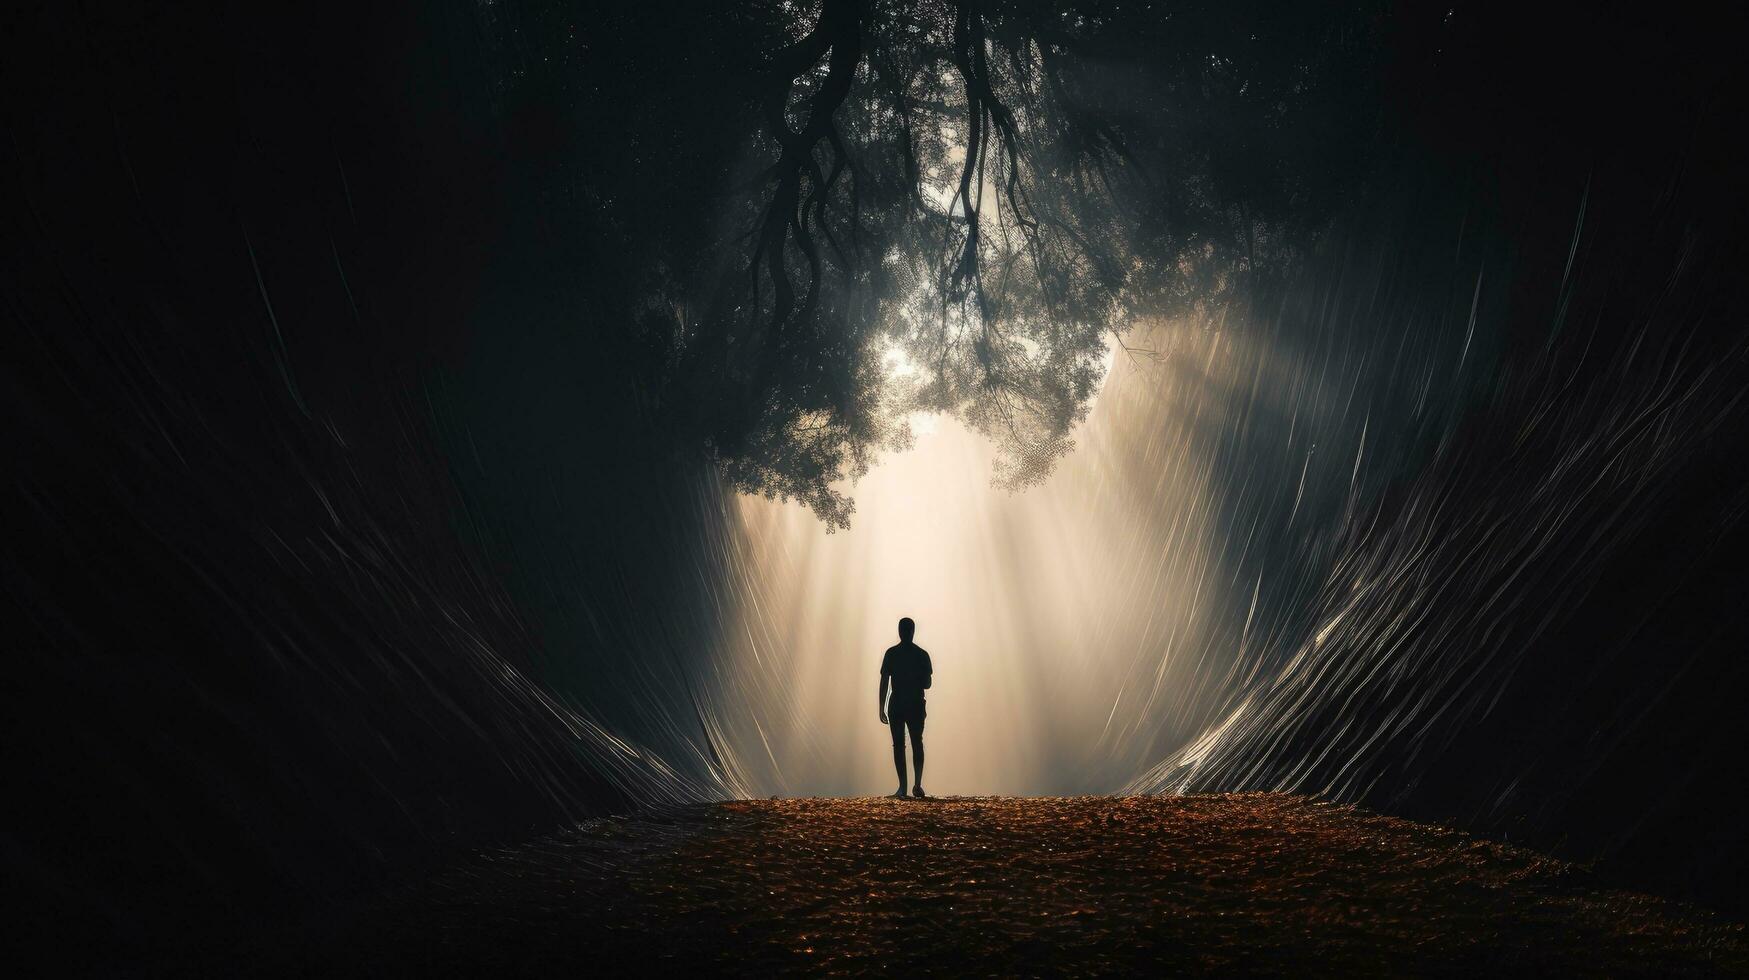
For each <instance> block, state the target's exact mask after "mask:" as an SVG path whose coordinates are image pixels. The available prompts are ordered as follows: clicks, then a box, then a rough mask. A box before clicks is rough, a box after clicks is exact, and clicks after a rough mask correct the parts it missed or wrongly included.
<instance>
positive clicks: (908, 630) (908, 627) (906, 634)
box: [899, 616, 917, 643]
mask: <svg viewBox="0 0 1749 980" xmlns="http://www.w3.org/2000/svg"><path fill="white" fill-rule="evenodd" d="M915 635H917V624H916V623H913V622H911V617H909V616H906V617H905V618H904V619H901V620H899V639H900V640H901V641H903V642H905V643H910V642H911V637H913V636H915Z"/></svg>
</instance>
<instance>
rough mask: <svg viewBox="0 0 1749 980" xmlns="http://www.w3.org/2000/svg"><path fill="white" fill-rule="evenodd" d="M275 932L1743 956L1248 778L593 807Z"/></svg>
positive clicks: (314, 964) (634, 956) (770, 969)
mask: <svg viewBox="0 0 1749 980" xmlns="http://www.w3.org/2000/svg"><path fill="white" fill-rule="evenodd" d="M297 956H298V958H299V959H298V963H299V966H300V968H303V969H311V970H319V971H322V972H327V971H330V970H339V969H343V968H346V969H347V970H348V972H352V971H359V970H362V971H364V972H370V973H394V974H400V973H417V974H428V973H449V974H481V973H484V974H500V975H502V974H540V975H546V974H553V975H585V976H587V975H594V974H597V973H603V972H621V971H626V972H633V973H680V972H689V973H690V972H696V971H701V970H702V971H706V972H729V973H740V974H759V975H764V974H770V973H807V974H815V973H893V974H909V973H919V972H937V973H948V974H959V973H976V974H984V975H988V974H1002V975H1058V974H1113V973H1144V972H1145V973H1150V974H1160V973H1209V972H1220V973H1230V972H1240V973H1279V974H1295V975H1304V974H1307V973H1313V974H1340V975H1354V974H1364V975H1377V974H1390V975H1401V974H1405V973H1410V974H1427V973H1446V974H1465V975H1490V974H1492V975H1497V974H1500V973H1506V972H1510V973H1525V972H1538V973H1550V972H1557V973H1574V972H1579V973H1607V974H1613V975H1619V974H1624V973H1639V974H1657V975H1669V974H1683V973H1688V974H1713V973H1745V972H1749V941H1746V936H1745V933H1744V929H1743V927H1742V926H1741V925H1736V924H1732V923H1730V922H1728V921H1726V920H1724V919H1722V918H1720V917H1718V916H1715V915H1713V914H1711V913H1708V912H1705V911H1702V910H1698V909H1695V908H1691V907H1688V906H1683V905H1680V904H1677V903H1673V902H1669V901H1666V900H1662V899H1658V898H1652V897H1648V896H1645V895H1638V894H1632V893H1628V892H1622V891H1614V890H1609V889H1606V888H1603V887H1600V886H1598V885H1597V884H1596V883H1594V882H1593V881H1591V880H1590V876H1589V875H1588V874H1587V873H1586V872H1585V871H1584V870H1583V869H1581V868H1577V867H1575V866H1573V865H1570V864H1566V863H1563V862H1560V861H1557V860H1554V859H1552V858H1549V857H1546V856H1543V855H1540V854H1537V853H1535V852H1532V851H1527V850H1523V849H1520V848H1515V847H1510V846H1506V845H1502V844H1498V843H1493V842H1488V841H1483V840H1479V839H1476V838H1473V837H1470V836H1468V835H1466V834H1462V833H1458V832H1455V831H1451V830H1447V829H1444V828H1440V827H1434V826H1427V825H1423V824H1416V823H1410V822H1407V821H1403V820H1397V819H1392V818H1389V817H1382V816H1378V815H1376V814H1372V813H1368V812H1366V811H1364V810H1359V809H1356V808H1353V807H1346V806H1337V805H1332V804H1327V803H1321V802H1318V801H1315V800H1311V799H1306V798H1301V797H1290V796H1281V795H1273V794H1244V795H1221V796H1192V797H1177V798H1170V797H1166V798H1162V797H1079V798H1069V799H1036V798H1034V799H1007V798H1001V799H991V798H948V799H938V800H929V801H905V800H891V799H794V800H770V801H748V802H732V803H720V804H714V805H702V806H696V807H688V808H681V809H673V810H666V811H662V812H656V813H646V814H642V815H638V816H628V817H619V818H612V819H603V820H597V821H592V822H590V823H587V824H585V825H583V826H581V827H578V828H577V829H575V830H574V831H571V832H568V833H565V834H562V835H559V836H555V837H550V838H547V839H544V840H541V841H539V842H536V843H532V844H529V845H526V846H522V847H516V848H508V849H502V850H496V851H492V852H489V853H483V854H480V855H477V856H476V857H474V858H473V859H471V860H468V861H466V862H464V863H462V864H460V865H458V866H456V867H453V868H451V869H450V870H448V871H447V872H445V873H443V874H441V875H439V876H438V877H436V878H435V879H433V880H431V881H429V882H426V883H424V884H422V885H420V886H418V887H416V888H412V889H410V890H408V891H406V892H404V893H402V894H399V895H397V896H395V897H394V898H392V899H389V900H387V901H385V902H383V903H381V904H380V905H379V906H378V907H377V908H376V909H375V910H374V911H373V912H371V913H370V914H369V915H367V916H365V917H363V918H361V919H358V920H357V921H355V922H354V923H353V924H352V925H351V926H349V927H348V928H347V929H346V930H344V932H343V934H342V935H341V937H340V938H338V939H331V940H325V941H322V942H313V943H307V944H303V945H302V947H301V948H300V949H299V950H298V952H297ZM277 960H278V957H272V958H270V960H261V961H257V962H258V964H264V963H266V962H271V961H277Z"/></svg>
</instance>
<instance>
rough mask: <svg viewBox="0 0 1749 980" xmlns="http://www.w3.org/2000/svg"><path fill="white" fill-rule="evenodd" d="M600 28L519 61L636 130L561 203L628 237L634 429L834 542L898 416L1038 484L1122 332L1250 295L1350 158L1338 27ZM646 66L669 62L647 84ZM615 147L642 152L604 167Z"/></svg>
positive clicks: (613, 136) (906, 22)
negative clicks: (818, 528) (705, 461)
mask: <svg viewBox="0 0 1749 980" xmlns="http://www.w3.org/2000/svg"><path fill="white" fill-rule="evenodd" d="M664 13H669V14H672V19H669V18H665V17H664ZM551 16H553V17H555V18H557V17H560V16H563V14H562V13H554V14H552V15H551ZM616 16H618V18H619V19H618V20H617V21H614V22H612V23H607V24H598V25H596V32H595V36H593V37H583V36H581V35H576V34H574V33H567V32H566V31H565V30H564V29H563V28H561V27H559V26H556V21H555V24H554V25H549V26H548V27H544V28H543V29H542V30H541V31H540V32H538V33H540V34H541V35H542V36H545V37H548V38H550V39H552V40H549V41H547V42H544V44H543V47H542V50H543V52H544V49H545V48H546V47H556V48H558V49H560V50H561V51H564V52H566V55H565V56H564V57H554V56H552V55H550V54H546V53H543V54H542V55H541V57H542V58H544V59H546V61H547V62H548V63H558V64H560V65H561V66H562V67H559V68H548V69H545V72H546V75H545V77H547V78H549V79H550V80H551V81H550V84H553V85H556V86H559V87H560V88H567V87H569V88H572V89H574V90H576V91H577V93H578V96H579V99H578V101H579V102H581V101H583V99H582V96H584V95H587V96H588V100H589V102H590V103H591V104H599V102H600V101H601V100H602V90H603V88H604V87H611V88H612V89H614V90H615V91H616V92H617V93H619V95H620V96H621V97H622V98H623V99H624V100H626V102H627V103H629V104H630V105H634V106H636V107H637V115H636V116H635V117H634V118H630V119H622V120H618V121H616V122H615V123H613V124H610V125H598V126H596V127H591V131H593V132H596V133H598V134H600V135H601V136H602V137H604V139H603V142H602V143H601V144H600V145H599V146H596V147H593V148H591V149H589V150H588V151H586V152H585V156H587V157H591V158H598V159H592V160H590V161H588V162H586V163H585V164H584V166H583V167H582V171H583V174H582V180H581V181H579V185H580V187H581V189H582V192H583V197H584V199H585V200H586V201H589V202H593V203H594V205H595V206H596V207H598V208H599V209H600V212H601V215H600V217H603V218H606V219H607V222H609V223H608V224H607V225H606V227H612V226H613V224H614V223H618V224H620V225H622V226H623V227H626V228H629V229H636V230H635V231H633V232H630V233H629V234H632V235H636V236H638V237H641V238H643V239H645V241H644V242H642V243H640V244H639V245H637V246H636V247H633V248H631V249H629V250H627V257H626V259H625V261H626V274H625V276H623V277H620V278H619V280H618V281H621V282H624V283H628V284H631V289H630V294H631V295H630V297H629V298H628V299H626V300H625V301H624V302H625V303H626V305H627V306H628V307H630V310H629V312H628V313H627V314H626V315H628V316H629V317H630V318H632V319H633V320H634V321H635V322H636V324H637V331H638V333H639V335H640V336H641V337H642V338H643V339H642V341H641V343H643V344H644V345H645V347H646V348H647V349H648V351H649V352H650V354H649V358H648V359H647V361H646V362H645V363H646V368H647V370H648V372H649V373H648V376H647V377H646V378H644V379H643V383H644V385H645V386H646V388H647V390H648V391H650V392H651V393H652V395H653V397H652V409H653V410H654V412H655V413H656V415H657V416H658V417H659V418H661V419H663V420H665V421H664V423H663V424H664V425H665V426H666V428H667V429H668V431H670V432H672V433H675V434H676V437H677V438H678V439H680V441H681V444H682V445H690V446H696V447H699V448H702V449H703V450H704V451H705V452H707V453H708V454H709V455H711V456H712V457H713V458H714V459H715V460H717V462H718V463H719V465H720V467H721V469H722V471H723V472H724V473H725V475H726V476H727V478H728V479H729V480H730V481H731V483H732V484H733V485H734V486H736V487H737V488H739V489H741V490H743V491H746V492H750V493H763V494H767V495H772V496H777V497H783V498H787V499H795V500H799V501H802V502H804V503H806V504H807V505H808V506H810V507H811V508H812V509H813V510H814V511H815V513H816V514H818V515H819V516H820V518H821V519H822V520H824V521H826V522H827V523H828V524H829V525H834V526H842V525H845V524H846V523H847V522H848V520H849V516H850V514H851V511H852V503H851V501H850V500H849V499H848V498H847V497H846V496H845V495H844V493H843V491H842V490H841V489H839V488H838V487H837V485H838V484H840V482H841V481H843V480H844V479H846V478H853V477H855V476H857V475H859V474H860V473H861V472H863V471H864V470H865V469H866V467H867V466H868V465H869V463H870V461H871V459H872V458H873V457H874V455H876V454H877V453H878V452H879V451H881V450H882V449H884V448H891V447H897V446H902V445H904V444H905V442H906V440H907V439H908V435H909V433H908V428H907V425H906V419H907V417H908V416H910V415H911V414H912V413H914V412H920V411H921V412H942V413H951V414H955V415H957V416H959V417H960V418H962V419H963V420H965V421H966V422H967V423H968V424H970V425H971V426H972V427H973V428H975V429H976V430H978V431H979V432H982V433H983V434H985V435H986V436H987V437H989V438H990V439H992V440H993V441H994V442H995V443H996V444H997V445H998V446H999V447H1000V448H1001V450H1002V453H1001V462H1000V463H999V471H998V473H997V474H996V476H997V479H998V480H999V481H1000V482H1001V483H1003V484H1005V485H1008V486H1011V487H1019V486H1024V485H1026V484H1029V483H1031V482H1034V481H1036V480H1038V479H1040V478H1042V477H1043V476H1044V475H1046V474H1047V473H1048V472H1049V471H1050V469H1051V467H1052V464H1053V463H1054V461H1055V460H1056V459H1058V458H1060V457H1061V456H1062V455H1063V454H1064V453H1065V452H1067V451H1068V450H1069V448H1070V447H1071V446H1072V442H1071V435H1072V432H1073V429H1074V427H1075V424H1076V423H1077V422H1078V421H1080V420H1081V419H1082V418H1084V417H1085V415H1086V412H1087V410H1088V407H1089V404H1090V402H1091V399H1092V397H1093V395H1094V394H1095V392H1096V390H1097V387H1098V384H1099V380H1100V378H1101V377H1102V375H1103V364H1104V360H1105V358H1106V357H1107V356H1109V352H1110V351H1111V350H1113V349H1118V350H1122V351H1127V353H1128V354H1129V355H1130V356H1150V355H1151V352H1148V351H1140V350H1135V349H1131V348H1129V347H1128V346H1127V345H1126V344H1125V341H1124V336H1125V334H1126V332H1127V330H1128V328H1129V326H1130V324H1131V323H1133V322H1135V321H1137V320H1138V319H1140V318H1143V317H1150V316H1164V315H1178V314H1184V313H1188V312H1195V311H1198V310H1208V309H1212V308H1216V307H1219V306H1220V305H1221V304H1223V303H1226V302H1228V301H1230V300H1231V299H1232V298H1234V297H1235V296H1236V295H1237V294H1238V292H1239V291H1240V289H1241V287H1246V288H1247V289H1250V288H1251V287H1256V286H1259V285H1261V284H1266V283H1267V282H1268V281H1270V280H1271V279H1272V278H1273V277H1276V276H1279V275H1280V273H1281V272H1282V271H1283V270H1284V269H1286V268H1287V267H1288V266H1289V265H1290V264H1291V263H1292V261H1293V259H1294V256H1295V255H1296V254H1299V253H1300V252H1302V251H1303V250H1304V249H1305V248H1306V247H1307V246H1308V244H1309V243H1310V242H1311V241H1312V240H1313V236H1314V235H1315V233H1316V231H1317V230H1318V228H1319V227H1320V223H1321V221H1322V220H1323V219H1324V217H1325V216H1327V215H1328V214H1329V212H1330V210H1331V207H1332V205H1333V204H1334V203H1336V202H1337V201H1338V200H1340V198H1341V196H1342V195H1343V194H1344V193H1345V190H1344V189H1345V188H1346V187H1348V186H1349V185H1350V184H1352V182H1353V180H1354V178H1355V176H1356V175H1357V174H1358V173H1360V172H1361V171H1362V170H1363V169H1364V161H1365V159H1366V158H1367V155H1368V154H1369V153H1370V152H1371V144H1372V141H1371V138H1370V137H1371V134H1372V129H1373V127H1374V125H1375V121H1374V117H1373V116H1371V115H1369V114H1368V111H1363V110H1362V109H1359V108H1356V106H1373V105H1375V104H1376V102H1377V100H1376V99H1369V98H1366V97H1363V96H1370V95H1371V94H1372V93H1370V92H1367V91H1364V90H1365V89H1366V88H1367V87H1368V86H1373V85H1376V73H1375V72H1374V71H1373V70H1372V69H1373V60H1372V59H1371V56H1370V54H1369V52H1370V51H1371V48H1372V46H1373V45H1374V44H1375V42H1376V37H1375V35H1376V33H1377V30H1378V21H1379V19H1380V17H1379V15H1378V13H1377V11H1375V10H1373V9H1372V8H1370V7H1365V6H1362V7H1359V8H1356V9H1353V10H1350V11H1346V12H1344V13H1343V14H1341V15H1340V16H1337V17H1331V16H1329V15H1328V12H1319V13H1318V14H1317V15H1316V16H1312V15H1310V14H1305V13H1295V12H1293V11H1291V10H1290V11H1286V12H1266V11H1265V10H1264V9H1263V6H1262V5H1259V6H1257V7H1255V8H1251V7H1248V6H1246V5H1240V6H1239V7H1237V8H1235V7H1234V6H1232V5H1229V4H1182V5H1171V6H1170V7H1161V6H1160V5H1156V4H1145V3H1093V2H1084V3H1074V2H1057V3H1053V2H1007V3H1002V2H992V0H959V2H951V0H939V2H926V3H911V2H905V3H900V2H896V0H821V2H819V3H816V4H800V5H796V4H781V5H773V6H771V7H769V8H758V7H756V8H751V9H747V8H743V9H738V10H735V11H717V12H710V13H702V14H701V13H693V14H690V15H681V14H680V13H679V12H677V11H672V12H664V11H649V10H645V11H643V12H641V13H637V14H630V13H625V14H619V15H616ZM655 24H663V25H665V27H664V29H663V30H661V31H658V30H656V29H655V28H654V27H652V26H651V25H655ZM673 24H682V25H684V26H683V27H680V28H679V29H673V28H672V26H671V25H673ZM580 37H581V38H582V39H581V40H578V38H580ZM579 45H581V46H583V47H585V48H586V49H587V50H586V51H585V52H582V53H579V52H578V51H576V50H575V48H576V47H577V46H579ZM652 47H659V48H660V49H662V50H664V51H666V52H668V54H667V56H666V57H665V58H664V59H663V67H662V68H661V70H660V72H659V73H658V75H657V77H654V78H652V77H650V76H651V69H650V68H649V67H648V64H647V57H648V52H649V51H650V49H651V48H652ZM640 59H646V60H643V61H640ZM527 60H529V61H533V60H535V59H533V58H532V57H531V58H529V59H527ZM620 68H623V69H625V73H624V74H613V73H612V72H613V71H614V70H616V69H620ZM573 70H574V71H573ZM510 84H511V87H512V88H513V89H515V88H518V87H520V88H528V87H530V86H531V85H532V84H533V83H532V82H531V80H530V79H515V80H512V81H511V83H510ZM541 101H542V102H543V103H550V102H551V101H552V99H551V98H550V97H546V96H543V98H542V99H541ZM608 101H609V103H610V104H621V103H619V102H618V101H616V100H612V99H610V100H608ZM628 123H629V126H628ZM623 140H637V141H639V142H640V143H646V142H648V143H651V144H653V145H652V148H653V149H654V148H657V147H662V148H664V152H663V155H662V156H659V157H658V156H656V155H654V154H652V155H650V156H647V157H643V156H642V155H641V154H640V157H641V159H640V162H639V163H638V164H637V165H636V166H634V167H624V166H623V164H621V163H618V162H616V161H619V160H621V159H622V157H623V154H624V151H625V149H626V147H625V146H624V143H623V142H622V141H623ZM729 145H732V146H733V147H734V149H735V151H737V152H723V153H721V154H720V158H727V159H734V160H737V161H738V163H737V164H736V165H735V166H734V167H732V168H729V169H730V170H732V172H719V173H714V174H709V175H708V176H709V177H710V178H711V179H714V180H715V181H716V183H715V184H714V186H708V188H701V187H699V186H698V185H697V184H696V183H695V184H693V185H692V186H689V187H687V188H686V189H684V190H681V191H679V192H678V193H677V192H676V189H675V188H668V187H652V186H651V184H650V181H649V179H648V175H647V173H646V172H644V170H645V168H653V167H657V166H660V167H663V168H668V169H671V170H673V171H675V172H676V173H678V174H685V175H686V176H687V177H690V178H691V179H692V180H694V181H696V180H698V179H700V178H702V177H706V176H707V175H706V174H704V173H700V172H698V171H690V172H689V171H687V170H686V168H687V167H688V165H689V164H691V163H692V162H693V161H694V160H700V161H702V160H710V159H713V158H712V157H711V156H710V155H709V154H710V152H712V151H720V150H724V149H725V147H726V146H729ZM701 147H708V148H709V149H708V150H707V149H701ZM604 164H605V165H604ZM718 169H719V170H720V169H721V167H720V165H718ZM674 229H686V230H683V231H675V230H674ZM630 255H636V256H638V259H639V260H640V261H641V263H642V266H641V267H638V268H634V267H632V265H631V261H630V258H629V256H630ZM663 393H668V394H667V395H666V396H665V395H664V394H663Z"/></svg>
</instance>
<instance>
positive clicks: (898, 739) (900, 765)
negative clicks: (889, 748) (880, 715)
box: [887, 713, 905, 796]
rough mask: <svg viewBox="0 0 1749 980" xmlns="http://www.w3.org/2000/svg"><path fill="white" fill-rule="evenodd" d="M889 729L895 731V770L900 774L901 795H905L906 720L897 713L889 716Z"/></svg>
mask: <svg viewBox="0 0 1749 980" xmlns="http://www.w3.org/2000/svg"><path fill="white" fill-rule="evenodd" d="M887 727H889V728H891V729H892V730H893V768H894V769H895V770H897V771H898V773H899V795H900V796H904V795H905V720H904V719H903V718H901V717H900V716H899V715H898V714H897V713H890V714H888V715H887Z"/></svg>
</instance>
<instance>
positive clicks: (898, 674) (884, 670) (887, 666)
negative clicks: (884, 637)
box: [881, 643, 935, 714]
mask: <svg viewBox="0 0 1749 980" xmlns="http://www.w3.org/2000/svg"><path fill="white" fill-rule="evenodd" d="M934 673H935V667H934V666H933V665H932V664H930V662H929V651H927V650H925V649H923V648H922V647H920V646H918V645H917V644H915V643H901V644H899V645H898V646H894V647H888V648H887V655H886V656H885V657H883V658H881V676H882V677H891V678H892V679H893V697H892V700H890V701H888V702H887V710H888V711H890V712H892V713H895V714H900V713H903V712H907V711H916V710H921V709H922V707H923V689H924V688H926V687H928V686H929V678H930V675H932V674H934Z"/></svg>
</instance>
